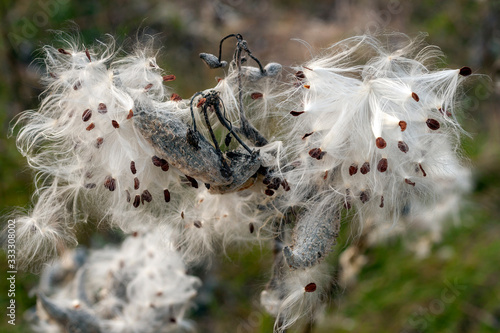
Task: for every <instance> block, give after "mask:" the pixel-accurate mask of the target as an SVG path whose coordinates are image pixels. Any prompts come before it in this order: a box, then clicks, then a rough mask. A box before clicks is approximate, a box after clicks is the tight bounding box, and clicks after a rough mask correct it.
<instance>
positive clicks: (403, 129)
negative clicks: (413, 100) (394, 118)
mask: <svg viewBox="0 0 500 333" xmlns="http://www.w3.org/2000/svg"><path fill="white" fill-rule="evenodd" d="M398 125H399V127H400V128H401V132H404V131H405V130H406V127H407V126H408V124H407V123H406V121H404V120H401V121H400V122H399V124H398Z"/></svg>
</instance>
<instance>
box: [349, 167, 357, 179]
mask: <svg viewBox="0 0 500 333" xmlns="http://www.w3.org/2000/svg"><path fill="white" fill-rule="evenodd" d="M356 173H358V165H357V164H351V166H350V167H349V176H352V175H355V174H356Z"/></svg>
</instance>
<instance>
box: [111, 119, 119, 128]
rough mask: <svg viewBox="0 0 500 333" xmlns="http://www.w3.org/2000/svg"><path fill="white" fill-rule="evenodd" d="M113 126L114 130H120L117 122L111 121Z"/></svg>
mask: <svg viewBox="0 0 500 333" xmlns="http://www.w3.org/2000/svg"><path fill="white" fill-rule="evenodd" d="M111 125H113V127H114V128H120V124H118V122H117V121H116V120H111Z"/></svg>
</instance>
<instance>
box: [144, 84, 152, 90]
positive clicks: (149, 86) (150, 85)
mask: <svg viewBox="0 0 500 333" xmlns="http://www.w3.org/2000/svg"><path fill="white" fill-rule="evenodd" d="M151 88H153V84H152V83H148V85H147V86H145V87H144V90H146V91H147V90H149V89H151Z"/></svg>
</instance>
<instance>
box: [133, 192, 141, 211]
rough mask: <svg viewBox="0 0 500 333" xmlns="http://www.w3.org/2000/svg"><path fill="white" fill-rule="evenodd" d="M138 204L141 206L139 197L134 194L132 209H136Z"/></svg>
mask: <svg viewBox="0 0 500 333" xmlns="http://www.w3.org/2000/svg"><path fill="white" fill-rule="evenodd" d="M140 204H141V196H140V195H139V194H136V195H135V198H134V202H133V203H132V205H134V207H135V208H137V207H139V205H140Z"/></svg>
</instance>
